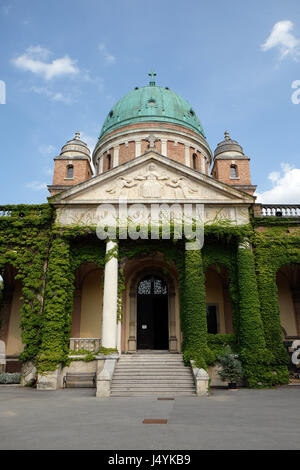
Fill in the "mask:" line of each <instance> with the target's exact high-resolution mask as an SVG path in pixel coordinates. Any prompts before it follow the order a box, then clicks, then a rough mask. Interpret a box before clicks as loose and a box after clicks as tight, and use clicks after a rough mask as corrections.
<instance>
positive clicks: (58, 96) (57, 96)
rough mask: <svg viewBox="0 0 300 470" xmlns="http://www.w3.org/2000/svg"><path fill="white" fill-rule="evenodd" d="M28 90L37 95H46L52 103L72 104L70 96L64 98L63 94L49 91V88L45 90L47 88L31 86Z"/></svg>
mask: <svg viewBox="0 0 300 470" xmlns="http://www.w3.org/2000/svg"><path fill="white" fill-rule="evenodd" d="M30 90H31V91H34V92H35V93H37V94H38V95H46V96H48V97H49V98H50V99H51V100H52V101H60V102H62V103H65V104H71V103H72V98H71V97H70V96H66V95H64V94H63V93H60V92H56V91H53V90H50V88H47V87H36V86H32V87H31V88H30Z"/></svg>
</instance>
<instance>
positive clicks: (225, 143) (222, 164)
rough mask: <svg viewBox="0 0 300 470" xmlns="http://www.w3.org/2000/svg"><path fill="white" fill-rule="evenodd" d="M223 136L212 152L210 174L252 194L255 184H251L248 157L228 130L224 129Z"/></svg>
mask: <svg viewBox="0 0 300 470" xmlns="http://www.w3.org/2000/svg"><path fill="white" fill-rule="evenodd" d="M224 137H225V138H224V140H222V142H219V143H218V145H217V147H216V150H215V152H214V163H213V168H212V171H211V175H212V177H213V178H215V179H217V180H219V181H222V182H223V183H226V184H230V185H231V186H233V187H234V188H236V189H240V190H241V191H244V192H246V193H248V194H251V195H253V193H254V191H255V189H256V186H254V185H252V184H251V176H250V165H249V162H250V158H249V157H247V156H246V155H245V154H244V151H243V148H242V147H241V145H240V144H239V143H238V142H237V141H236V140H233V139H231V137H230V136H229V132H228V131H225V133H224Z"/></svg>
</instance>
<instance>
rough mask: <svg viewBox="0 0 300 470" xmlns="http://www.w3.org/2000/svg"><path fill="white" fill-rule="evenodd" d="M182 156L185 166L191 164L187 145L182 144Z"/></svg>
mask: <svg viewBox="0 0 300 470" xmlns="http://www.w3.org/2000/svg"><path fill="white" fill-rule="evenodd" d="M184 158H185V164H186V166H191V156H190V147H189V146H188V145H185V146H184Z"/></svg>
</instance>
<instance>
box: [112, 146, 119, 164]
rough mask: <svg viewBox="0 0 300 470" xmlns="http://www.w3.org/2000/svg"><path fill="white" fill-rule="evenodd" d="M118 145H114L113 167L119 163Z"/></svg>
mask: <svg viewBox="0 0 300 470" xmlns="http://www.w3.org/2000/svg"><path fill="white" fill-rule="evenodd" d="M119 148H120V147H119V146H118V145H117V146H116V147H114V160H113V167H115V166H118V165H119Z"/></svg>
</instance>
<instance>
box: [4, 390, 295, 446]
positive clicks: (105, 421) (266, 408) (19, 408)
mask: <svg viewBox="0 0 300 470" xmlns="http://www.w3.org/2000/svg"><path fill="white" fill-rule="evenodd" d="M94 394H95V390H93V389H77V390H74V389H68V390H58V391H37V390H33V389H30V388H17V387H3V386H2V387H0V449H10V450H11V449H113V450H125V449H135V450H139V449H150V450H151V449H158V450H162V449H299V448H300V431H299V409H300V387H296V386H295V387H281V388H277V389H272V390H246V389H243V390H237V391H229V390H213V391H212V394H211V396H210V397H205V398H196V397H179V398H176V399H175V400H174V401H159V400H157V398H155V397H152V398H148V397H145V398H112V399H103V400H101V399H96V398H95V397H94ZM145 418H146V419H147V418H150V419H154V418H157V419H167V420H168V423H167V424H143V423H142V422H143V420H144V419H145Z"/></svg>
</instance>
